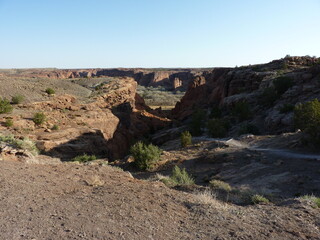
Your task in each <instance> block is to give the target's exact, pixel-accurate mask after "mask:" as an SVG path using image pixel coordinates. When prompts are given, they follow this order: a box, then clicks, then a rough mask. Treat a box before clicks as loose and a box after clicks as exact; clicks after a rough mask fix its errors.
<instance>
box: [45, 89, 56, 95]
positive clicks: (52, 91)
mask: <svg viewBox="0 0 320 240" xmlns="http://www.w3.org/2000/svg"><path fill="white" fill-rule="evenodd" d="M46 93H47V94H49V95H52V94H55V93H56V91H55V90H54V89H52V88H47V89H46Z"/></svg>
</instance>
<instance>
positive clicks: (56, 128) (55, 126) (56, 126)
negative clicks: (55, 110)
mask: <svg viewBox="0 0 320 240" xmlns="http://www.w3.org/2000/svg"><path fill="white" fill-rule="evenodd" d="M51 130H54V131H56V130H59V126H58V125H56V124H55V125H53V126H52V128H51Z"/></svg>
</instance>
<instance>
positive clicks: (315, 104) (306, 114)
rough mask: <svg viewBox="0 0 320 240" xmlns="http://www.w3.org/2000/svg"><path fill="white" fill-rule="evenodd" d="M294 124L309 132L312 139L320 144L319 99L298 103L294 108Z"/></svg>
mask: <svg viewBox="0 0 320 240" xmlns="http://www.w3.org/2000/svg"><path fill="white" fill-rule="evenodd" d="M294 125H295V128H296V129H301V130H302V131H303V132H305V133H307V134H308V135H309V137H310V140H311V141H312V142H314V143H315V144H317V145H319V144H320V102H319V101H318V99H314V100H312V101H309V102H306V103H303V104H298V105H297V106H296V107H295V109H294Z"/></svg>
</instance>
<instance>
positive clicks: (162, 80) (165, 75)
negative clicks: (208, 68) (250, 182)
mask: <svg viewBox="0 0 320 240" xmlns="http://www.w3.org/2000/svg"><path fill="white" fill-rule="evenodd" d="M199 72H201V71H200V70H192V69H181V70H168V71H167V70H148V69H83V70H80V69H79V70H68V69H25V70H17V72H13V73H11V74H10V75H11V76H17V77H31V78H50V79H68V78H91V77H130V78H133V79H134V80H135V81H136V82H137V83H138V84H139V85H142V86H145V87H149V86H152V87H158V86H161V87H165V88H166V89H168V90H176V89H179V90H186V89H187V87H188V85H189V82H190V81H192V80H193V78H194V76H195V75H197V74H199ZM0 74H1V73H0ZM3 74H8V73H3Z"/></svg>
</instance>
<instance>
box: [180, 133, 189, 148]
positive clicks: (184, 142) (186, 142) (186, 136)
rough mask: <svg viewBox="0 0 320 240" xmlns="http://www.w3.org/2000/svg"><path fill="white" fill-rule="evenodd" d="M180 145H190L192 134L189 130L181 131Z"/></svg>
mask: <svg viewBox="0 0 320 240" xmlns="http://www.w3.org/2000/svg"><path fill="white" fill-rule="evenodd" d="M180 138H181V147H187V146H188V145H191V143H192V136H191V134H190V132H188V131H185V132H183V133H181V137H180Z"/></svg>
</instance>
